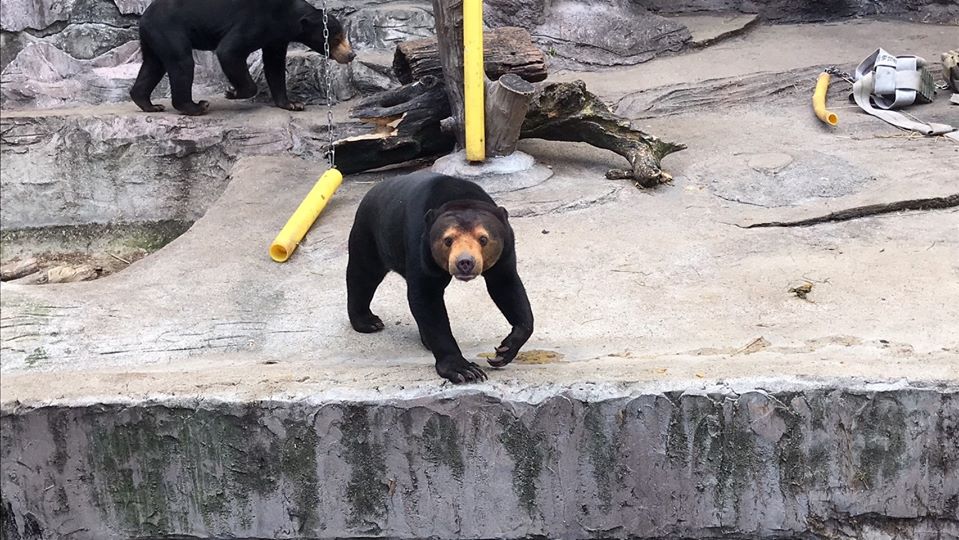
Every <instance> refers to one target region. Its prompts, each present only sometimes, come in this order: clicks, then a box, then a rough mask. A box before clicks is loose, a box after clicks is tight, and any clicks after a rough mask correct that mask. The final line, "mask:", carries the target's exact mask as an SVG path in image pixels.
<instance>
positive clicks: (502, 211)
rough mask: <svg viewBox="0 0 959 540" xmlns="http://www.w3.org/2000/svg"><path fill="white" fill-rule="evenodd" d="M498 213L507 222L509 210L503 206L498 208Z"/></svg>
mask: <svg viewBox="0 0 959 540" xmlns="http://www.w3.org/2000/svg"><path fill="white" fill-rule="evenodd" d="M496 215H498V216H499V218H500V219H502V220H503V223H506V220H507V219H508V218H509V212H507V211H506V209H505V208H503V207H502V206H500V207H498V208H496Z"/></svg>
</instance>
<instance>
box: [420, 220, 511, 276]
mask: <svg viewBox="0 0 959 540" xmlns="http://www.w3.org/2000/svg"><path fill="white" fill-rule="evenodd" d="M491 218H492V216H487V215H486V213H482V214H470V213H466V214H465V215H464V214H462V213H459V214H457V213H452V212H451V213H449V214H447V213H444V214H442V215H440V216H439V217H437V218H436V219H435V220H434V221H433V224H432V226H431V228H430V233H429V237H430V254H431V255H432V258H433V261H434V262H435V263H436V265H437V266H439V267H440V268H443V269H445V270H446V271H447V272H448V273H449V274H450V275H451V276H453V277H455V278H457V279H460V280H462V281H469V280H470V279H472V278H475V277H476V276H478V275H480V274H482V273H483V272H486V271H487V270H489V269H490V268H492V267H493V265H494V264H496V262H497V261H498V260H499V258H500V256H501V255H502V254H503V247H504V243H503V238H504V237H505V233H506V231H505V230H503V229H504V228H503V227H500V228H497V225H499V223H500V221H498V218H492V219H491Z"/></svg>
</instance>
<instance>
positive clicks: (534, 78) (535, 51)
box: [393, 26, 546, 84]
mask: <svg viewBox="0 0 959 540" xmlns="http://www.w3.org/2000/svg"><path fill="white" fill-rule="evenodd" d="M483 64H484V68H485V71H486V76H487V77H489V78H490V79H492V80H494V81H495V80H497V79H499V78H500V77H502V76H503V75H506V74H507V73H512V74H514V75H519V77H520V78H522V79H523V80H526V81H529V82H540V81H543V80H546V55H544V54H543V51H541V50H539V48H538V47H536V45H533V41H532V38H530V35H529V32H527V31H526V30H523V29H522V28H516V27H512V26H505V27H502V28H493V29H491V30H488V31H487V32H485V33H484V34H483ZM393 73H394V74H395V75H396V78H397V79H398V80H399V81H400V82H401V83H403V84H409V83H411V82H413V81H418V80H420V79H421V78H423V77H424V76H427V75H429V76H433V77H436V78H439V79H442V78H443V66H442V65H441V64H440V55H439V50H438V49H437V41H436V38H435V37H429V38H422V39H413V40H410V41H404V42H403V43H400V44H399V45H397V46H396V53H395V54H394V55H393Z"/></svg>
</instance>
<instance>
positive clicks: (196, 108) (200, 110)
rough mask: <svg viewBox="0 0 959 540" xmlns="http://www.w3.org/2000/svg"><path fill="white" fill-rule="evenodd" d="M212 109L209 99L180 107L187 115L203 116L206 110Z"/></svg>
mask: <svg viewBox="0 0 959 540" xmlns="http://www.w3.org/2000/svg"><path fill="white" fill-rule="evenodd" d="M209 109H210V102H209V101H198V102H196V103H190V104H188V105H187V106H185V107H183V108H182V109H180V112H181V113H182V114H185V115H187V116H202V115H204V114H206V111H207V110H209Z"/></svg>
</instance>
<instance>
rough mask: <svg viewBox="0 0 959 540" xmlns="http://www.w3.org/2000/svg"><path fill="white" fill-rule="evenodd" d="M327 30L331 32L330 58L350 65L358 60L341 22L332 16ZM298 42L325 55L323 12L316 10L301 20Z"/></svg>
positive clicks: (328, 21)
mask: <svg viewBox="0 0 959 540" xmlns="http://www.w3.org/2000/svg"><path fill="white" fill-rule="evenodd" d="M326 22H327V28H328V30H329V36H330V38H329V41H330V58H332V59H334V60H336V61H337V62H338V63H340V64H349V63H350V62H352V61H353V59H354V58H356V53H354V52H353V48H352V47H351V46H350V40H349V39H348V38H347V35H346V29H345V28H343V25H342V24H341V23H340V21H339V20H338V19H337V18H336V17H334V16H333V15H332V14H330V15H329V17H327V21H326ZM295 41H298V42H300V43H302V44H304V45H306V46H307V47H309V48H311V49H313V50H314V51H316V52H318V53H323V50H324V44H323V11H321V10H319V9H314V10H313V11H312V12H310V13H309V14H307V15H304V16H303V17H301V18H300V35H299V36H297V39H296V40H295Z"/></svg>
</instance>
